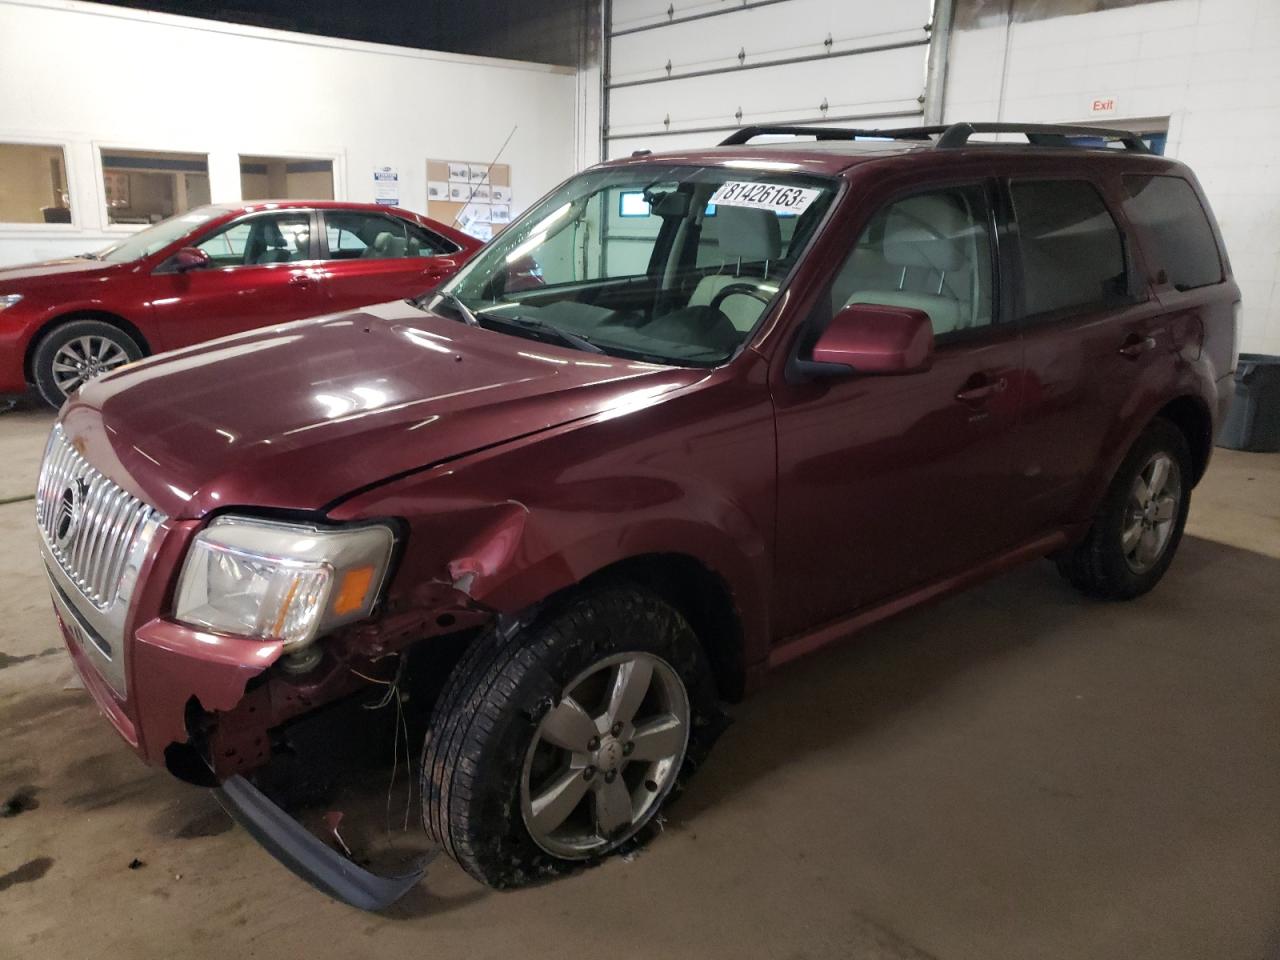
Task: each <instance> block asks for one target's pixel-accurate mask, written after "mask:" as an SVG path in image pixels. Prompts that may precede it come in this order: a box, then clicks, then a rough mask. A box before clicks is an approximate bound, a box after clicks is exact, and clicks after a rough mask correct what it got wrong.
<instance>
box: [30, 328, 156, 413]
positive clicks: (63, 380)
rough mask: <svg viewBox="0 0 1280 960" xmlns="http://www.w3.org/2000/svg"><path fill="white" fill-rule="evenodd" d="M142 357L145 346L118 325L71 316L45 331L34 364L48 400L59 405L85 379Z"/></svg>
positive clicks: (43, 393)
mask: <svg viewBox="0 0 1280 960" xmlns="http://www.w3.org/2000/svg"><path fill="white" fill-rule="evenodd" d="M141 357H142V348H141V347H140V346H139V345H138V343H137V342H136V341H135V340H134V339H133V338H132V337H130V336H129V335H128V334H127V333H125V332H124V331H123V330H121V329H120V328H119V327H116V326H112V325H111V324H109V323H104V322H103V321H101V320H72V321H71V322H69V323H64V324H62V325H61V326H58V327H54V328H53V329H52V330H51V331H49V332H48V333H47V334H45V336H44V338H43V339H42V340H41V341H40V343H39V344H38V345H37V346H36V351H35V354H34V355H33V356H32V358H31V368H32V373H33V375H34V377H35V382H36V389H37V390H39V391H40V396H41V397H42V398H43V399H44V401H45V403H47V404H49V405H50V406H53V407H60V406H62V403H63V401H64V400H66V399H67V397H69V396H70V395H71V394H72V393H74V392H75V391H76V390H78V389H79V388H80V387H81V386H83V385H84V384H85V383H88V382H89V381H90V380H93V379H95V378H97V377H100V376H102V375H103V374H105V373H109V372H111V371H112V370H115V369H116V368H117V367H122V366H124V365H125V364H126V363H131V362H132V361H134V360H138V359H141Z"/></svg>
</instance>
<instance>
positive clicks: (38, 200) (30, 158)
mask: <svg viewBox="0 0 1280 960" xmlns="http://www.w3.org/2000/svg"><path fill="white" fill-rule="evenodd" d="M70 222H71V202H70V198H69V197H68V195H67V161H66V157H65V156H64V155H63V152H62V148H61V147H56V146H46V145H43V144H33V143H0V223H70Z"/></svg>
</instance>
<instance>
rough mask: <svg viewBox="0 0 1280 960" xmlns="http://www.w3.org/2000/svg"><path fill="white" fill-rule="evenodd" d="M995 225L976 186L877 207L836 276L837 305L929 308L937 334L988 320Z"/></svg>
mask: <svg viewBox="0 0 1280 960" xmlns="http://www.w3.org/2000/svg"><path fill="white" fill-rule="evenodd" d="M992 289H993V282H992V268H991V232H990V226H989V217H988V204H987V197H986V191H985V190H983V189H982V188H981V187H978V186H965V187H949V188H947V189H945V190H934V191H930V192H928V193H917V194H913V195H912V196H909V197H905V198H903V199H901V200H897V201H895V202H893V203H891V204H889V205H888V206H886V207H884V208H883V209H881V210H880V211H879V212H877V213H876V214H875V215H874V216H873V217H872V218H871V222H870V223H869V224H868V225H867V227H866V229H864V230H863V231H862V235H861V236H859V237H858V242H857V244H856V245H855V246H854V249H853V253H851V254H850V255H849V259H848V260H846V261H845V263H844V266H843V267H841V268H840V272H839V273H838V274H837V275H836V279H835V282H834V284H833V285H832V290H831V309H832V312H833V313H834V312H836V311H838V310H840V309H841V308H843V307H846V306H848V305H849V304H853V303H870V304H882V305H884V306H893V307H911V308H913V309H916V310H923V311H924V312H925V313H927V314H928V315H929V319H930V320H931V321H932V323H933V332H934V335H935V336H945V335H947V334H951V333H955V332H957V331H963V330H968V329H974V328H980V327H987V326H990V325H991V323H992V320H993V310H992Z"/></svg>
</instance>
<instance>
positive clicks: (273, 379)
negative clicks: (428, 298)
mask: <svg viewBox="0 0 1280 960" xmlns="http://www.w3.org/2000/svg"><path fill="white" fill-rule="evenodd" d="M704 376H705V371H699V370H691V369H687V368H680V367H667V366H659V365H655V364H649V363H640V362H636V361H631V360H623V359H618V358H614V357H607V356H602V355H599V354H592V353H584V352H582V351H579V350H572V349H566V348H561V347H558V346H551V345H547V344H543V343H539V342H537V341H534V340H528V339H524V338H521V337H516V336H512V335H509V334H505V333H499V332H496V331H492V330H484V329H479V328H476V327H469V326H466V325H465V324H463V323H460V322H458V321H455V320H450V319H447V318H444V317H439V316H435V315H432V314H428V313H423V312H422V311H420V310H417V309H415V308H414V307H412V306H409V305H408V304H406V303H403V302H397V303H389V304H383V305H381V306H375V307H366V308H364V309H362V310H360V311H357V312H352V313H346V314H337V315H333V316H328V317H318V318H315V319H313V320H303V321H299V322H296V323H289V324H282V325H279V326H275V327H266V328H262V329H260V330H255V331H252V332H250V333H247V334H240V335H237V336H233V337H226V338H223V339H221V340H214V341H211V342H209V343H205V344H201V345H199V346H197V347H192V348H189V349H186V350H180V351H175V352H172V353H167V354H161V355H159V356H156V357H153V358H151V359H148V360H143V361H141V362H139V363H136V364H131V365H130V366H128V367H126V368H122V369H121V370H118V371H116V372H114V373H112V374H109V375H107V376H106V377H103V378H101V379H99V380H95V381H93V382H92V383H90V384H88V385H86V386H85V387H84V388H83V389H81V390H80V391H79V392H78V393H77V394H76V395H75V396H74V397H73V399H72V400H71V401H70V402H69V403H68V404H67V405H66V407H65V408H64V410H63V422H64V428H65V429H66V431H67V433H68V435H69V436H70V437H71V439H72V441H73V443H75V444H76V445H77V447H78V448H79V449H80V450H81V451H82V452H83V453H84V454H85V455H86V456H87V457H88V459H89V461H90V462H91V463H93V464H95V465H96V466H97V467H98V468H99V469H101V470H102V471H103V472H104V473H106V474H107V475H108V476H111V477H112V478H113V479H115V480H117V481H118V482H120V483H121V484H122V485H123V486H125V487H126V488H128V489H130V490H131V492H133V493H134V494H135V495H137V496H140V497H142V498H143V499H144V500H146V501H147V502H149V503H151V504H153V505H155V506H156V507H157V508H159V509H160V510H162V511H163V512H165V513H166V514H168V515H169V516H170V517H175V518H194V517H200V516H203V515H204V514H206V513H208V512H209V511H211V510H215V509H218V508H222V507H230V506H258V507H275V508H281V509H300V510H320V509H322V508H324V507H326V506H327V505H329V504H332V503H333V502H334V501H336V500H338V499H340V498H342V497H344V496H345V495H347V494H350V493H351V492H353V491H355V490H357V489H360V488H363V487H366V486H368V485H370V484H375V483H377V482H379V481H381V480H385V479H387V478H388V477H393V476H396V475H398V474H403V473H405V472H409V471H413V470H416V469H420V468H423V467H427V466H430V465H432V464H435V463H439V462H441V461H443V460H448V459H452V458H455V457H458V456H461V455H463V454H466V453H469V452H471V451H473V450H479V449H481V448H483V447H488V446H492V445H494V444H497V443H501V442H503V441H506V440H510V439H513V438H515V437H520V436H524V435H527V434H531V433H536V432H538V431H541V430H546V429H549V428H551V427H554V426H558V425H560V424H563V423H567V422H569V421H572V420H576V419H580V418H583V417H589V416H592V415H595V414H600V413H606V412H608V411H610V410H621V409H626V408H633V407H635V406H636V405H637V404H640V405H644V404H647V403H648V402H650V401H652V400H655V399H657V398H658V397H660V396H661V395H663V394H665V393H668V392H670V391H672V390H676V389H679V388H680V387H683V386H687V385H689V384H692V383H694V382H696V381H698V380H700V379H702V378H703V377H704Z"/></svg>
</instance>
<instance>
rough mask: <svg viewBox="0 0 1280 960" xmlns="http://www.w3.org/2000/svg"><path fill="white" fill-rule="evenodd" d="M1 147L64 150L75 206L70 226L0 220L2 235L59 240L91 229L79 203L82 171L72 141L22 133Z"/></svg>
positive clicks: (7, 138) (4, 139)
mask: <svg viewBox="0 0 1280 960" xmlns="http://www.w3.org/2000/svg"><path fill="white" fill-rule="evenodd" d="M0 143H3V144H6V145H9V146H15V147H57V148H58V149H59V150H61V151H62V170H63V173H64V174H65V175H66V180H67V183H66V190H67V198H68V200H69V202H70V205H71V222H70V223H43V222H41V223H22V222H21V221H17V220H0V232H3V233H4V235H5V236H14V235H17V234H21V233H38V234H53V235H55V236H56V235H57V234H62V233H69V232H78V231H81V230H86V229H90V227H89V225H88V224H86V223H85V219H84V211H83V210H81V209H80V207H81V206H82V205H83V204H81V203H80V202H78V201H77V199H76V189H75V185H76V183H77V175H78V172H79V171H78V170H77V169H76V162H75V159H74V151H73V150H72V149H71V148H72V146H73V144H72V141H70V140H64V139H62V138H61V137H49V136H45V135H43V134H39V133H32V134H26V133H21V132H18V133H12V134H5V135H4V136H0ZM104 197H105V191H104ZM104 202H105V201H104ZM104 209H105V207H104Z"/></svg>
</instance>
